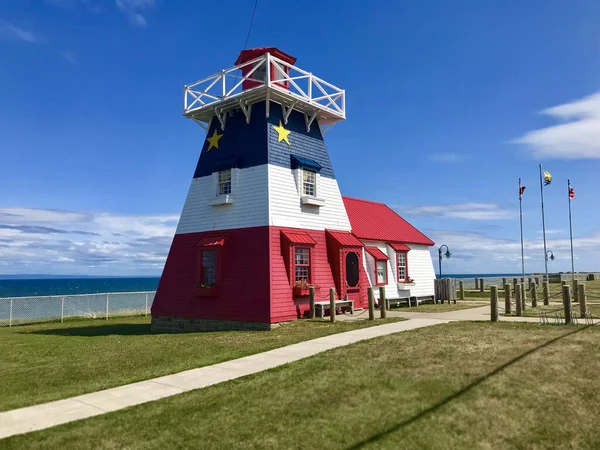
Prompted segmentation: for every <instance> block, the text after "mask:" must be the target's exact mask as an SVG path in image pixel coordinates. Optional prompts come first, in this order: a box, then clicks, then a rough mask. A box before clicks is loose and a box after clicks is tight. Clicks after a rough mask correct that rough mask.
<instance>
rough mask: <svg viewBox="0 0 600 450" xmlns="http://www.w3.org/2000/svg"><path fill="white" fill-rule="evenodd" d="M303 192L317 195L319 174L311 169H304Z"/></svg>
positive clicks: (313, 195)
mask: <svg viewBox="0 0 600 450" xmlns="http://www.w3.org/2000/svg"><path fill="white" fill-rule="evenodd" d="M302 193H303V195H307V196H309V197H316V195H317V174H316V173H315V172H311V171H310V170H303V171H302Z"/></svg>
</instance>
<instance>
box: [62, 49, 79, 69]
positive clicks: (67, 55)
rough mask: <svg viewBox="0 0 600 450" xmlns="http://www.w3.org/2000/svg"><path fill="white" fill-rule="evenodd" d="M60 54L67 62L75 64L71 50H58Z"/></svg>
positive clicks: (75, 60)
mask: <svg viewBox="0 0 600 450" xmlns="http://www.w3.org/2000/svg"><path fill="white" fill-rule="evenodd" d="M60 56H62V57H63V58H64V59H65V60H66V61H67V62H68V63H69V64H72V65H73V66H76V65H77V59H75V55H74V54H73V52H70V51H67V50H63V51H62V52H60Z"/></svg>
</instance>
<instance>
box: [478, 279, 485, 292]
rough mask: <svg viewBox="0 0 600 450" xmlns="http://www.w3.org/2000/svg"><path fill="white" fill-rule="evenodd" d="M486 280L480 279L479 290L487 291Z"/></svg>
mask: <svg viewBox="0 0 600 450" xmlns="http://www.w3.org/2000/svg"><path fill="white" fill-rule="evenodd" d="M484 282H485V280H484V279H483V278H480V279H479V292H483V291H485V284H484Z"/></svg>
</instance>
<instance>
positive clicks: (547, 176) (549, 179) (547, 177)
mask: <svg viewBox="0 0 600 450" xmlns="http://www.w3.org/2000/svg"><path fill="white" fill-rule="evenodd" d="M550 183H552V175H550V172H548V171H546V170H544V186H548V185H549V184H550Z"/></svg>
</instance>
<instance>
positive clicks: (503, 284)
mask: <svg viewBox="0 0 600 450" xmlns="http://www.w3.org/2000/svg"><path fill="white" fill-rule="evenodd" d="M502 286H506V278H502ZM505 289H506V288H505Z"/></svg>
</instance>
